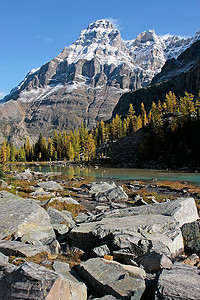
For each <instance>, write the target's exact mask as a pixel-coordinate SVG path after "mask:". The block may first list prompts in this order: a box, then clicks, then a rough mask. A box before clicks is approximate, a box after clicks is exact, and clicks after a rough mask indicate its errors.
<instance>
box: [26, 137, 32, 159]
mask: <svg viewBox="0 0 200 300" xmlns="http://www.w3.org/2000/svg"><path fill="white" fill-rule="evenodd" d="M24 149H25V155H26V160H27V161H31V145H30V141H29V137H28V138H27V139H26V142H25V145H24Z"/></svg>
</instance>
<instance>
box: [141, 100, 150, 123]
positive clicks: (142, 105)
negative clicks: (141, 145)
mask: <svg viewBox="0 0 200 300" xmlns="http://www.w3.org/2000/svg"><path fill="white" fill-rule="evenodd" d="M140 117H141V120H142V127H143V126H145V125H146V124H147V123H148V119H147V113H146V110H145V107H144V103H143V102H142V103H141V110H140Z"/></svg>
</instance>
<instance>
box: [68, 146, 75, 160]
mask: <svg viewBox="0 0 200 300" xmlns="http://www.w3.org/2000/svg"><path fill="white" fill-rule="evenodd" d="M68 157H69V161H73V160H74V149H73V147H72V143H71V142H69V149H68Z"/></svg>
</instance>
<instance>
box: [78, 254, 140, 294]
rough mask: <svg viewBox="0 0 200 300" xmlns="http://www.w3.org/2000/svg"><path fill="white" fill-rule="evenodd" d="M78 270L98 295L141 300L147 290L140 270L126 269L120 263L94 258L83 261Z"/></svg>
mask: <svg viewBox="0 0 200 300" xmlns="http://www.w3.org/2000/svg"><path fill="white" fill-rule="evenodd" d="M129 267H131V266H129ZM133 268H134V267H133ZM137 269H139V268H137ZM76 270H77V272H78V274H79V275H80V277H81V278H82V279H83V280H84V281H85V282H86V283H87V284H88V286H89V287H90V289H91V291H92V292H93V294H94V295H95V296H98V297H102V296H105V295H112V296H114V297H116V298H122V299H134V300H139V299H140V298H141V296H142V294H143V292H144V290H145V283H144V279H143V278H142V276H141V275H140V272H138V273H137V271H136V269H132V270H131V269H129V270H126V269H125V268H124V267H123V266H122V265H121V264H119V263H112V262H110V261H107V260H104V259H101V258H92V259H89V260H88V261H86V262H82V263H81V264H80V265H78V266H77V268H76ZM134 270H135V271H134Z"/></svg>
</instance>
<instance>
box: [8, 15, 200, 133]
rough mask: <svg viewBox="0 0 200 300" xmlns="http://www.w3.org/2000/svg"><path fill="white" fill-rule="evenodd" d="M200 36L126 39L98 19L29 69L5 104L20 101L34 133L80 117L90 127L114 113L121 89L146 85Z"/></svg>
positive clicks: (68, 124)
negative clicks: (59, 49)
mask: <svg viewBox="0 0 200 300" xmlns="http://www.w3.org/2000/svg"><path fill="white" fill-rule="evenodd" d="M199 38H200V32H197V34H196V35H195V37H191V38H184V37H178V36H171V35H168V36H165V37H162V36H158V35H157V34H156V33H155V31H154V30H153V29H151V30H150V29H149V30H147V31H144V32H142V33H140V34H139V35H138V36H137V37H136V38H135V39H133V40H131V41H126V42H125V41H124V40H123V39H122V37H121V34H120V31H119V30H118V29H116V28H115V27H114V26H113V24H112V23H111V22H110V21H109V20H103V19H102V20H97V21H95V22H93V23H91V24H90V25H89V26H88V27H87V28H86V29H84V30H82V31H81V33H80V36H79V37H78V39H77V40H76V41H75V42H74V43H73V44H72V45H70V46H69V47H65V48H64V49H63V51H62V52H61V53H60V54H59V55H58V56H56V57H55V58H54V59H52V60H51V61H50V62H48V63H46V64H45V65H43V66H42V67H41V68H39V69H36V70H32V71H31V72H29V73H28V74H27V75H26V77H25V79H24V80H23V81H22V82H21V83H20V84H19V85H18V87H17V88H15V89H14V90H12V91H11V93H10V94H9V95H7V96H6V97H5V98H4V102H6V101H9V100H17V103H20V109H21V106H23V107H25V108H24V109H25V110H26V111H27V115H28V116H29V117H26V118H25V120H24V122H25V123H26V124H25V125H24V128H30V131H31V132H32V134H35V135H37V134H38V132H39V131H40V130H42V128H43V129H44V130H45V128H50V129H49V130H53V129H54V128H56V126H58V127H59V128H62V129H63V130H67V129H68V128H70V129H71V128H74V127H76V126H78V125H79V124H80V123H81V122H82V121H85V122H86V123H87V125H88V126H89V127H91V128H92V127H94V126H95V124H96V122H98V121H100V120H102V119H103V120H107V119H109V118H110V117H111V115H112V110H113V108H114V106H115V105H116V103H117V102H118V100H119V98H120V96H121V95H122V94H123V93H125V92H127V91H130V90H132V91H133V90H136V89H138V88H141V87H144V86H148V85H149V83H150V82H151V80H152V78H153V77H154V75H155V74H157V73H158V72H160V70H161V68H162V67H163V65H164V64H165V62H166V59H168V58H171V57H176V56H178V55H179V54H180V53H181V52H183V51H184V50H185V49H186V48H188V47H190V45H191V44H192V43H193V42H194V41H195V40H197V39H199ZM47 107H48V109H47ZM24 115H25V114H24ZM47 123H48V126H47Z"/></svg>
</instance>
